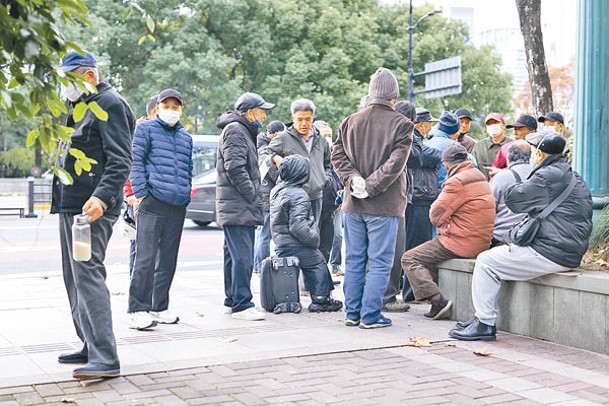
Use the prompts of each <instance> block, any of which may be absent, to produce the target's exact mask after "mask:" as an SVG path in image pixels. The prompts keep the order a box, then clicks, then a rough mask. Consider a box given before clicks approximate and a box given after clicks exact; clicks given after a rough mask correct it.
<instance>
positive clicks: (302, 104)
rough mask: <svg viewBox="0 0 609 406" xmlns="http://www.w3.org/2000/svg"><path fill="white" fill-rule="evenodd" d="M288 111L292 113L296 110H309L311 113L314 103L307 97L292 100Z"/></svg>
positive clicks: (313, 111) (313, 109)
mask: <svg viewBox="0 0 609 406" xmlns="http://www.w3.org/2000/svg"><path fill="white" fill-rule="evenodd" d="M290 111H291V112H292V114H294V113H296V112H297V111H310V112H311V113H313V114H315V104H314V103H313V102H312V101H311V100H309V99H298V100H294V101H293V102H292V105H291V106H290Z"/></svg>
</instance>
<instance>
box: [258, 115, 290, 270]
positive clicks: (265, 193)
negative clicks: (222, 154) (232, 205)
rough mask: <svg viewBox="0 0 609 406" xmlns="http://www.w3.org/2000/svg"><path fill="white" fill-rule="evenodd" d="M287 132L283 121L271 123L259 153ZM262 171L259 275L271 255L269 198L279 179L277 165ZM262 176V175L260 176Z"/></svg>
mask: <svg viewBox="0 0 609 406" xmlns="http://www.w3.org/2000/svg"><path fill="white" fill-rule="evenodd" d="M281 131H285V124H283V123H282V122H281V121H278V120H275V121H271V122H270V123H269V125H267V126H266V134H265V133H261V134H260V135H259V136H258V139H257V145H256V146H257V148H258V153H260V150H262V149H264V148H265V147H266V146H267V145H269V144H270V142H271V140H272V139H273V138H275V136H276V135H277V134H278V133H279V132H281ZM261 171H265V172H266V175H265V176H264V177H263V178H262V184H261V185H260V197H261V198H262V218H263V223H262V226H261V227H256V238H255V241H256V248H255V250H254V272H255V273H259V272H260V269H261V268H262V260H263V259H264V258H266V257H268V256H269V255H271V219H270V211H271V205H270V202H269V196H270V194H271V189H273V188H274V187H275V184H276V183H277V177H278V176H279V171H278V169H277V167H276V166H275V165H271V166H268V165H266V164H265V163H262V165H261ZM260 175H261V176H262V173H261V174H260Z"/></svg>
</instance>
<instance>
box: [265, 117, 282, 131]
mask: <svg viewBox="0 0 609 406" xmlns="http://www.w3.org/2000/svg"><path fill="white" fill-rule="evenodd" d="M284 130H285V124H283V123H282V122H281V121H279V120H275V121H271V122H270V123H269V125H267V126H266V132H268V133H269V134H275V133H277V132H279V131H284Z"/></svg>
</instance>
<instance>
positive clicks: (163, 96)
mask: <svg viewBox="0 0 609 406" xmlns="http://www.w3.org/2000/svg"><path fill="white" fill-rule="evenodd" d="M170 98H174V99H176V100H177V101H179V102H180V104H181V105H182V106H183V105H184V100H182V94H181V93H180V92H178V91H177V90H175V89H165V90H162V91H161V93H159V95H158V97H157V104H158V103H161V102H164V101H165V100H167V99H170Z"/></svg>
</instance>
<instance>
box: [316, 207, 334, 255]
mask: <svg viewBox="0 0 609 406" xmlns="http://www.w3.org/2000/svg"><path fill="white" fill-rule="evenodd" d="M334 216H335V210H323V211H322V212H321V217H320V219H319V250H320V251H321V253H322V255H323V257H324V259H325V260H326V264H327V263H328V261H329V260H330V252H331V251H332V245H333V244H334Z"/></svg>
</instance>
